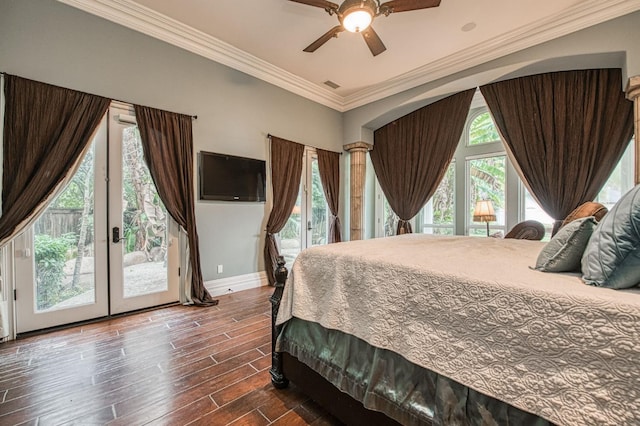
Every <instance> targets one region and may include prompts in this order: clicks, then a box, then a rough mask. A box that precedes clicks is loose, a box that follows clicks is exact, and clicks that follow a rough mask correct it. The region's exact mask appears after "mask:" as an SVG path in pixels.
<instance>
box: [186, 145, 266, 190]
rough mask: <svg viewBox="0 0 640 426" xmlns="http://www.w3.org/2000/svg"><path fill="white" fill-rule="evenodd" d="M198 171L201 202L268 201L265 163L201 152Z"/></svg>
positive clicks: (251, 159)
mask: <svg viewBox="0 0 640 426" xmlns="http://www.w3.org/2000/svg"><path fill="white" fill-rule="evenodd" d="M198 168H199V181H200V199H201V200H218V201H265V200H266V197H265V193H266V173H265V170H266V162H265V161H264V160H255V159H253V158H245V157H236V156H234V155H226V154H216V153H213V152H205V151H200V154H199V158H198Z"/></svg>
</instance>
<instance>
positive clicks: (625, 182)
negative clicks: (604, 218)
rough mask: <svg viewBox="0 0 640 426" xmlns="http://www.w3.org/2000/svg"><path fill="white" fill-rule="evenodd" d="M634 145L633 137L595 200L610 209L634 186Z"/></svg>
mask: <svg viewBox="0 0 640 426" xmlns="http://www.w3.org/2000/svg"><path fill="white" fill-rule="evenodd" d="M634 145H635V144H634V142H633V139H631V142H630V143H629V146H628V147H627V149H626V151H625V152H624V154H623V155H622V158H621V159H620V161H619V162H618V165H617V166H616V168H615V169H613V172H612V173H611V176H609V179H608V180H607V182H606V183H605V184H604V186H603V187H602V189H601V190H600V193H599V194H598V196H597V197H596V199H595V201H597V202H599V203H602V204H604V205H605V206H606V207H607V208H608V209H611V207H613V205H614V204H615V203H616V202H617V201H618V200H619V199H620V198H621V197H622V196H623V195H624V194H626V193H627V192H628V191H629V190H630V189H631V188H633V186H634V183H633V179H634V176H633V171H634V169H633V167H634V165H633V161H634V158H633V157H634V154H635V149H634Z"/></svg>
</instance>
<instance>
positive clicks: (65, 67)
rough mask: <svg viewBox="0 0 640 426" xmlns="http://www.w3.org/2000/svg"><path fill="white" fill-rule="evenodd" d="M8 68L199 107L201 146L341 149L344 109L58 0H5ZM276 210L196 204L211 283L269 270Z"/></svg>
mask: <svg viewBox="0 0 640 426" xmlns="http://www.w3.org/2000/svg"><path fill="white" fill-rule="evenodd" d="M0 71H4V72H7V73H10V74H15V75H19V76H21V77H26V78H31V79H34V80H38V81H43V82H46V83H50V84H55V85H59V86H63V87H68V88H72V89H77V90H81V91H85V92H88V93H94V94H97V95H102V96H106V97H109V98H112V99H117V100H121V101H125V102H131V103H138V104H142V105H147V106H152V107H155V108H160V109H164V110H168V111H174V112H180V113H185V114H195V115H197V116H198V120H196V121H195V122H194V126H193V132H194V145H195V146H194V150H195V151H196V152H198V151H200V150H205V151H213V152H223V153H227V154H233V155H241V156H247V157H253V158H259V159H266V158H267V137H266V136H267V134H268V133H271V134H274V135H277V136H280V137H283V138H286V139H290V140H293V141H296V142H300V143H303V144H306V145H310V146H315V147H319V148H324V149H329V150H334V151H341V150H342V114H340V113H339V112H337V111H334V110H332V109H330V108H327V107H324V106H321V105H319V104H317V103H315V102H312V101H309V100H306V99H304V98H302V97H300V96H297V95H294V94H292V93H290V92H287V91H285V90H282V89H279V88H277V87H275V86H273V85H270V84H268V83H265V82H263V81H261V80H258V79H256V78H253V77H250V76H248V75H246V74H244V73H241V72H238V71H235V70H233V69H231V68H228V67H226V66H223V65H220V64H217V63H215V62H212V61H210V60H207V59H205V58H202V57H200V56H197V55H195V54H191V53H189V52H186V51H184V50H181V49H179V48H177V47H174V46H171V45H168V44H166V43H164V42H161V41H158V40H155V39H153V38H151V37H148V36H145V35H142V34H140V33H137V32H135V31H132V30H129V29H127V28H124V27H121V26H119V25H116V24H114V23H111V22H109V21H106V20H103V19H100V18H98V17H95V16H93V15H89V14H86V13H84V12H81V11H79V10H77V9H74V8H72V7H69V6H66V5H63V4H61V3H58V2H56V1H54V0H0ZM194 169H195V170H197V163H196V159H195V158H194ZM196 191H197V185H196ZM268 208H269V205H265V204H263V203H222V202H203V201H197V203H196V215H197V225H198V232H199V234H200V250H201V257H202V268H203V275H204V279H205V280H213V279H218V278H224V277H229V276H236V275H242V274H248V273H253V272H257V271H260V270H264V265H263V260H262V246H263V243H264V232H262V230H263V229H264V226H265V223H266V215H265V213H266V212H267V209H268ZM218 264H222V265H224V273H223V274H217V272H216V265H218Z"/></svg>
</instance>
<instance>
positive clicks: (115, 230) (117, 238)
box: [111, 226, 122, 243]
mask: <svg viewBox="0 0 640 426" xmlns="http://www.w3.org/2000/svg"><path fill="white" fill-rule="evenodd" d="M111 234H112V239H111V241H113V242H114V243H119V242H120V241H122V238H120V228H118V227H117V226H114V227H113V229H112V230H111Z"/></svg>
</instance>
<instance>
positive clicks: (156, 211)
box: [121, 127, 168, 297]
mask: <svg viewBox="0 0 640 426" xmlns="http://www.w3.org/2000/svg"><path fill="white" fill-rule="evenodd" d="M122 157H123V158H122V179H123V182H122V188H123V194H122V197H123V200H122V206H123V209H122V210H123V211H122V219H123V220H122V224H123V229H122V231H121V232H122V235H121V238H122V239H123V240H122V244H124V250H123V257H124V258H123V267H124V295H123V296H124V297H133V296H140V295H143V294H149V293H155V292H159V291H166V290H167V288H168V282H167V223H168V215H167V210H166V209H165V207H164V204H163V203H162V201H160V197H159V196H158V192H157V190H156V187H155V185H154V184H153V181H152V179H151V174H150V173H149V169H148V167H147V165H146V164H145V162H144V156H143V152H142V144H141V142H140V134H139V132H138V129H137V127H128V128H125V129H124V130H123V132H122Z"/></svg>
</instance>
